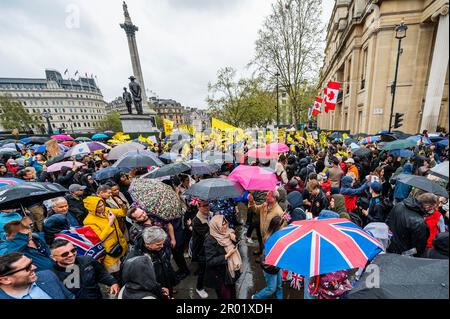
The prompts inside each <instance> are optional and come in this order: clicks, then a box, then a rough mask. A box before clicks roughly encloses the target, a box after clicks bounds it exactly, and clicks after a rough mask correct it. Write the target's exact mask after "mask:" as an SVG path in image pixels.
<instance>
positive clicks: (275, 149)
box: [266, 143, 289, 153]
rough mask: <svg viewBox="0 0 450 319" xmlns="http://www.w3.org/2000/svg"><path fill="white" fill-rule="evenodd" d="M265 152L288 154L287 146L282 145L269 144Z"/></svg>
mask: <svg viewBox="0 0 450 319" xmlns="http://www.w3.org/2000/svg"><path fill="white" fill-rule="evenodd" d="M266 150H269V152H273V153H284V152H289V146H287V145H286V144H283V143H270V144H268V145H267V146H266Z"/></svg>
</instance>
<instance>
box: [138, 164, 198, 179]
mask: <svg viewBox="0 0 450 319" xmlns="http://www.w3.org/2000/svg"><path fill="white" fill-rule="evenodd" d="M190 169H191V167H190V166H189V165H187V164H185V163H174V164H169V165H165V166H163V167H161V168H158V169H156V170H154V171H153V172H150V173H148V174H145V175H144V176H143V178H158V177H164V176H175V175H178V174H180V173H183V172H187V171H188V170H190Z"/></svg>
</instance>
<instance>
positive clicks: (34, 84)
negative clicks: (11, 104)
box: [0, 70, 106, 134]
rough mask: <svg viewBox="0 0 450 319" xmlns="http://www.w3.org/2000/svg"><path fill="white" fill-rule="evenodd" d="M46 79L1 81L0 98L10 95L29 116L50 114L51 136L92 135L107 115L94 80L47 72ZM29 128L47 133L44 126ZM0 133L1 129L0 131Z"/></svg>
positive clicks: (44, 124) (45, 124) (37, 132)
mask: <svg viewBox="0 0 450 319" xmlns="http://www.w3.org/2000/svg"><path fill="white" fill-rule="evenodd" d="M45 74H46V78H45V79H24V78H0V95H9V96H11V98H12V99H14V100H17V101H19V102H20V103H22V104H23V106H24V108H25V110H26V112H27V113H29V114H30V115H31V116H34V115H36V116H38V115H42V114H43V113H44V112H48V113H50V116H51V117H50V123H51V126H52V129H53V131H54V132H58V131H59V130H61V129H62V130H63V131H65V132H66V133H87V132H95V127H96V124H97V123H98V122H99V121H101V120H102V119H103V118H104V117H105V115H106V109H105V106H106V102H105V101H104V100H103V95H102V92H101V91H100V88H99V87H98V86H97V84H96V82H95V80H94V79H93V78H88V77H80V78H79V79H78V80H74V79H63V78H62V76H61V74H60V73H59V72H58V71H55V70H46V71H45ZM42 123H43V124H42V125H40V126H39V125H34V124H32V125H31V129H32V130H33V132H34V133H36V134H42V133H46V132H47V123H46V120H45V118H43V117H42ZM0 131H4V128H2V127H0Z"/></svg>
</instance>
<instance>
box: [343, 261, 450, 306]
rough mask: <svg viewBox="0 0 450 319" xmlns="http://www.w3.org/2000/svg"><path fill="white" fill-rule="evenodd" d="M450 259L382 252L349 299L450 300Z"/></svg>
mask: <svg viewBox="0 0 450 319" xmlns="http://www.w3.org/2000/svg"><path fill="white" fill-rule="evenodd" d="M448 297H449V293H448V259H447V260H440V259H425V258H414V257H407V256H402V255H397V254H379V255H378V256H376V257H375V258H374V260H373V261H372V263H371V265H369V266H368V268H366V270H365V272H364V273H363V275H362V276H361V279H360V280H359V281H358V283H357V285H356V286H355V287H354V288H353V289H352V290H351V291H350V293H349V295H348V299H381V298H385V299H448Z"/></svg>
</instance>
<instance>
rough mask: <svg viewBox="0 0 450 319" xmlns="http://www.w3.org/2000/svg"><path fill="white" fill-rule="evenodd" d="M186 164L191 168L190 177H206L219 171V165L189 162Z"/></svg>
mask: <svg viewBox="0 0 450 319" xmlns="http://www.w3.org/2000/svg"><path fill="white" fill-rule="evenodd" d="M187 164H188V165H189V166H190V167H191V171H190V174H191V175H206V174H213V173H216V172H218V171H220V165H218V164H209V163H204V162H196V161H189V162H187Z"/></svg>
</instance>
